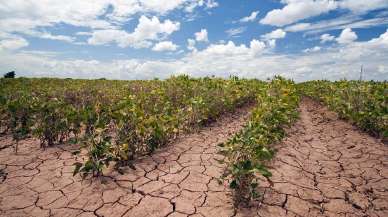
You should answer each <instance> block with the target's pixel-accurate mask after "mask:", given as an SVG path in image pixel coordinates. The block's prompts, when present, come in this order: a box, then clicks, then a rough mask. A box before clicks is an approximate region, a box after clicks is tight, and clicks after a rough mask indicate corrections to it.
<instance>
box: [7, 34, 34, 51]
mask: <svg viewBox="0 0 388 217" xmlns="http://www.w3.org/2000/svg"><path fill="white" fill-rule="evenodd" d="M28 44H29V43H28V41H26V40H25V39H24V38H21V37H9V38H4V39H0V51H1V50H17V49H20V48H22V47H26V46H28Z"/></svg>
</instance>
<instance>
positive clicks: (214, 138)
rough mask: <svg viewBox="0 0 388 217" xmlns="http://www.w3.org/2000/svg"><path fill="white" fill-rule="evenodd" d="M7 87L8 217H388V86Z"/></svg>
mask: <svg viewBox="0 0 388 217" xmlns="http://www.w3.org/2000/svg"><path fill="white" fill-rule="evenodd" d="M0 87H1V88H0V102H1V104H0V121H1V122H0V131H1V132H0V133H1V137H0V181H1V188H0V215H1V216H81V215H82V216H195V215H197V216H342V215H351V216H386V215H388V201H387V199H386V198H388V194H387V192H388V188H387V186H388V169H387V163H388V161H387V156H388V148H387V146H386V144H384V143H385V142H386V141H387V137H388V92H387V91H388V84H387V82H372V81H370V82H367V81H337V82H330V81H310V82H305V83H300V84H296V83H294V82H293V81H291V80H287V79H284V78H281V77H275V78H273V79H272V80H267V81H260V80H254V79H240V78H237V77H230V78H229V79H220V78H213V77H206V78H190V77H188V76H177V77H171V78H169V79H167V80H139V81H112V80H73V79H48V78H42V79H37V78H34V79H29V78H14V79H11V78H7V79H1V80H0ZM325 106H327V107H328V109H326V107H325ZM329 110H330V111H329ZM15 201H17V202H15Z"/></svg>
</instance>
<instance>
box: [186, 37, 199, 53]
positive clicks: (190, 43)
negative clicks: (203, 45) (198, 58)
mask: <svg viewBox="0 0 388 217" xmlns="http://www.w3.org/2000/svg"><path fill="white" fill-rule="evenodd" d="M187 49H188V50H192V51H196V50H197V49H196V48H195V40H194V39H191V38H189V39H187Z"/></svg>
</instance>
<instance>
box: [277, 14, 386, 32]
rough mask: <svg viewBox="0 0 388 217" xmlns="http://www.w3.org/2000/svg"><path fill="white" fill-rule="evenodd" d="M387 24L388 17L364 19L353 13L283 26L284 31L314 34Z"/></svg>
mask: <svg viewBox="0 0 388 217" xmlns="http://www.w3.org/2000/svg"><path fill="white" fill-rule="evenodd" d="M385 24H388V17H384V16H383V17H376V18H369V19H365V18H362V17H360V16H355V15H344V16H340V17H336V18H334V19H329V20H320V21H317V22H315V23H298V24H294V25H291V26H287V27H286V28H285V30H286V31H290V32H299V31H306V32H307V33H309V34H316V33H320V32H324V31H328V30H334V29H345V28H370V27H373V26H381V25H385Z"/></svg>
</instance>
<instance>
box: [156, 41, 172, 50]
mask: <svg viewBox="0 0 388 217" xmlns="http://www.w3.org/2000/svg"><path fill="white" fill-rule="evenodd" d="M177 48H178V46H177V45H176V44H174V43H172V42H171V41H162V42H159V43H157V44H155V46H154V47H153V48H152V50H153V51H175V50H176V49H177Z"/></svg>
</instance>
